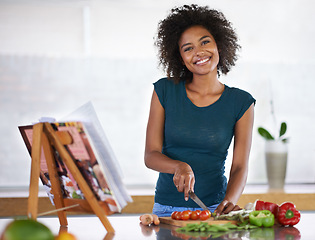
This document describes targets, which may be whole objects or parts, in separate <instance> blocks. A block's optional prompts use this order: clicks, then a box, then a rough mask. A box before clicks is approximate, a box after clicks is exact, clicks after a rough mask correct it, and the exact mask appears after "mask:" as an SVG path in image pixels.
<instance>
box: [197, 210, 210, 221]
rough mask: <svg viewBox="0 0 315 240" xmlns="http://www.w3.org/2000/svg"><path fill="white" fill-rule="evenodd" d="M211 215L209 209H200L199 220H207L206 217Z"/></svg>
mask: <svg viewBox="0 0 315 240" xmlns="http://www.w3.org/2000/svg"><path fill="white" fill-rule="evenodd" d="M210 217H211V212H210V211H209V210H203V211H201V213H200V215H199V218H200V220H202V221H203V220H207V219H208V218H210Z"/></svg>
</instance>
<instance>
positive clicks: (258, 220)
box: [249, 210, 275, 227]
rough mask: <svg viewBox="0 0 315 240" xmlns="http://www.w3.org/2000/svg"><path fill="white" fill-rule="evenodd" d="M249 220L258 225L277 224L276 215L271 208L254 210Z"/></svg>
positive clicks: (268, 225) (269, 225) (270, 225)
mask: <svg viewBox="0 0 315 240" xmlns="http://www.w3.org/2000/svg"><path fill="white" fill-rule="evenodd" d="M249 222H250V224H253V225H256V226H258V227H262V226H263V227H272V226H273V225H274V224H275V216H274V215H273V214H272V213H271V212H270V211H269V210H257V211H252V212H251V213H250V214H249Z"/></svg>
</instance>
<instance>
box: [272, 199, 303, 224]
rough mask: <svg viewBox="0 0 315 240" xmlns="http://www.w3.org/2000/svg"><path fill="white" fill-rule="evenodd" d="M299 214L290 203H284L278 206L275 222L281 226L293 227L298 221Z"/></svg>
mask: <svg viewBox="0 0 315 240" xmlns="http://www.w3.org/2000/svg"><path fill="white" fill-rule="evenodd" d="M300 218H301V213H300V212H299V211H298V210H297V209H296V207H295V205H294V204H293V203H291V202H284V203H282V204H281V205H280V206H279V210H278V216H277V220H278V222H279V223H280V224H281V225H283V226H286V225H289V226H293V225H295V224H297V223H298V222H299V221H300Z"/></svg>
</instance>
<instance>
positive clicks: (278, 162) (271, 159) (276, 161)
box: [258, 122, 288, 191]
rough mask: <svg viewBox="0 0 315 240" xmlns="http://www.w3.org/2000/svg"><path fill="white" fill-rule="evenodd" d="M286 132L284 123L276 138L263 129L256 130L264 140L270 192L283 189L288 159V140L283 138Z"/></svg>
mask: <svg viewBox="0 0 315 240" xmlns="http://www.w3.org/2000/svg"><path fill="white" fill-rule="evenodd" d="M286 131H287V124H286V123H285V122H282V123H281V126H280V131H279V135H278V137H274V136H273V135H272V134H270V132H269V131H268V130H266V129H265V128H263V127H259V128H258V133H259V134H260V136H262V137H263V138H264V139H265V140H266V142H265V161H266V168H267V179H268V185H269V189H270V190H275V191H278V190H282V189H283V188H284V183H285V176H286V169H287V159H288V148H287V143H288V138H286V137H285V136H284V135H285V133H286Z"/></svg>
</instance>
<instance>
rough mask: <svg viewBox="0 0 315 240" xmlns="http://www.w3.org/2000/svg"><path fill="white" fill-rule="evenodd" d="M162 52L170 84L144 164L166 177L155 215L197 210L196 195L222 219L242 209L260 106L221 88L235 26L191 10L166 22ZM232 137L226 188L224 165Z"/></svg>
mask: <svg viewBox="0 0 315 240" xmlns="http://www.w3.org/2000/svg"><path fill="white" fill-rule="evenodd" d="M156 45H157V47H158V49H159V57H160V64H161V65H162V66H163V67H164V69H165V70H166V72H167V76H168V78H164V79H160V80H159V81H157V82H156V83H154V91H153V95H152V100H151V107H150V114H149V120H148V125H147V135H146V146H145V164H146V166H147V167H148V168H150V169H153V170H155V171H158V172H160V173H159V178H158V181H157V185H156V191H155V203H154V207H153V213H154V214H157V215H158V216H170V215H171V213H172V212H173V211H183V210H186V209H190V210H195V209H198V206H197V205H196V204H195V203H194V202H193V201H192V200H191V199H189V191H194V192H195V193H196V195H197V196H198V197H199V198H200V199H201V200H202V201H203V202H204V203H205V204H206V205H207V206H208V207H209V209H210V210H211V212H213V211H215V212H216V214H218V215H220V214H222V213H228V212H230V211H232V210H233V211H234V210H238V209H240V207H239V206H238V205H237V201H238V199H239V197H240V196H241V194H242V192H243V189H244V186H245V184H246V179H247V172H248V158H249V152H250V147H251V138H252V128H253V121H254V104H255V99H254V98H253V97H252V96H251V95H250V94H249V93H247V92H245V91H243V90H240V89H237V88H230V87H228V86H227V85H224V84H222V83H221V82H220V81H219V76H220V74H227V73H228V72H229V71H230V69H231V67H232V66H234V64H235V61H236V60H237V55H236V52H237V50H238V49H239V48H240V46H239V45H238V43H237V36H236V33H235V32H234V30H233V28H232V26H231V23H230V22H229V21H228V20H226V19H225V17H224V15H223V14H222V13H220V12H218V11H216V10H212V9H209V8H208V7H200V6H197V5H190V6H188V5H184V6H182V7H179V8H174V9H172V11H171V13H170V14H169V15H168V16H167V17H166V18H165V19H164V20H163V21H161V22H160V23H159V27H158V34H157V40H156ZM233 137H234V148H233V159H232V166H231V171H230V177H229V182H228V183H227V179H226V177H225V176H224V169H225V166H224V164H225V160H226V156H227V151H228V148H229V145H230V143H231V140H232V138H233Z"/></svg>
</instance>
